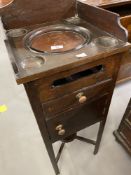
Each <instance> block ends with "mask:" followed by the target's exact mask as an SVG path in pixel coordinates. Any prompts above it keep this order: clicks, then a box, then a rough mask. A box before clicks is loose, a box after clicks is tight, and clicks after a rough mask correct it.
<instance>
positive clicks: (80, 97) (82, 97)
mask: <svg viewBox="0 0 131 175" xmlns="http://www.w3.org/2000/svg"><path fill="white" fill-rule="evenodd" d="M76 98H78V100H79V103H81V104H82V103H84V102H86V101H87V97H86V96H85V95H84V93H83V92H80V93H79V94H77V95H76Z"/></svg>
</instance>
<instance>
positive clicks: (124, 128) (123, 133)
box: [120, 124, 131, 148]
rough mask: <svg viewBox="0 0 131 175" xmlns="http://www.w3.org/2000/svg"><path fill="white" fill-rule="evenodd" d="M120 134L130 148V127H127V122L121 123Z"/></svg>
mask: <svg viewBox="0 0 131 175" xmlns="http://www.w3.org/2000/svg"><path fill="white" fill-rule="evenodd" d="M120 134H121V136H122V138H123V139H124V140H125V141H126V143H127V144H128V145H129V146H130V148H131V127H129V126H128V125H127V124H123V126H122V128H121V131H120Z"/></svg>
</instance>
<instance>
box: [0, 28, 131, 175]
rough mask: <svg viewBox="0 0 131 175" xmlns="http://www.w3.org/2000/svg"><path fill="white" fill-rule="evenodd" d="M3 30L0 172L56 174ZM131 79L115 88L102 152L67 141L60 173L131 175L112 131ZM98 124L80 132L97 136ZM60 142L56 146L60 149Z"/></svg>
mask: <svg viewBox="0 0 131 175" xmlns="http://www.w3.org/2000/svg"><path fill="white" fill-rule="evenodd" d="M3 38H4V35H3V31H2V30H1V29H0V105H2V104H5V105H7V107H8V110H7V111H6V112H4V113H0V175H54V171H53V169H52V166H51V163H50V160H49V158H48V155H47V152H46V149H45V146H44V144H43V141H42V138H41V135H40V132H39V129H38V126H37V124H36V121H35V118H34V115H33V113H32V110H31V107H30V105H29V101H28V99H27V96H26V93H25V91H24V88H23V86H22V85H19V86H18V85H17V84H16V82H15V78H14V76H13V71H12V68H11V65H10V62H9V58H8V54H7V51H6V48H5V46H4V43H3ZM130 97H131V82H128V83H124V84H123V85H119V86H117V87H116V89H115V93H114V96H113V99H112V103H111V107H110V111H109V114H108V120H107V123H106V127H105V131H104V135H103V139H102V142H101V146H100V150H99V153H98V154H97V155H96V156H94V155H93V148H94V146H92V145H89V144H86V143H83V142H80V141H73V142H72V143H69V144H66V146H65V149H64V151H63V154H62V157H61V159H60V162H59V167H60V171H61V175H131V158H130V157H129V156H128V154H127V153H126V152H125V150H124V149H123V147H121V145H119V144H118V143H117V142H116V141H115V138H114V136H113V134H112V132H113V131H114V130H115V129H117V127H118V125H119V123H120V120H121V118H122V116H123V113H124V111H125V108H126V106H127V103H128V101H129V98H130ZM97 129H98V125H94V126H92V127H90V128H88V129H85V130H83V131H81V132H80V133H79V134H80V135H82V136H85V137H89V138H95V136H96V133H97ZM59 144H60V143H56V144H55V145H54V149H55V151H57V150H58V147H59Z"/></svg>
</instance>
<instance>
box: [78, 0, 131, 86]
mask: <svg viewBox="0 0 131 175" xmlns="http://www.w3.org/2000/svg"><path fill="white" fill-rule="evenodd" d="M79 1H80V0H79ZM84 3H87V4H89V5H94V6H98V7H100V8H104V9H106V10H108V11H111V12H114V13H116V14H119V15H120V22H121V24H122V26H123V27H125V29H127V32H128V41H129V42H131V0H103V1H101V0H93V1H92V0H86V1H84ZM111 27H112V25H111ZM130 79H131V53H130V51H128V52H127V53H126V54H125V56H124V57H123V59H122V62H121V67H120V71H119V74H118V78H117V83H121V82H124V81H127V80H130Z"/></svg>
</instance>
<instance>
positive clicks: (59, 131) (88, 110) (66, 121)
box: [46, 96, 108, 142]
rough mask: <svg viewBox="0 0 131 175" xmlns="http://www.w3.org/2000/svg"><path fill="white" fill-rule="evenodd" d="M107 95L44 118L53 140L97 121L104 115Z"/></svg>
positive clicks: (60, 138)
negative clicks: (53, 116) (49, 117)
mask: <svg viewBox="0 0 131 175" xmlns="http://www.w3.org/2000/svg"><path fill="white" fill-rule="evenodd" d="M107 97H108V96H103V97H101V98H100V99H98V100H96V101H92V102H90V103H88V104H83V105H81V106H79V107H76V108H75V109H73V110H71V109H70V110H68V111H66V112H64V113H61V114H60V115H58V116H56V117H55V118H51V119H48V120H46V123H47V128H48V132H49V135H50V138H51V140H52V141H53V142H55V141H57V140H62V139H63V138H66V137H67V136H70V135H71V134H74V133H76V132H77V131H79V130H81V129H84V128H86V127H87V126H90V125H92V124H94V123H96V122H99V121H100V120H101V119H102V117H103V116H104V111H105V108H104V107H105V106H106V102H107Z"/></svg>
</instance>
